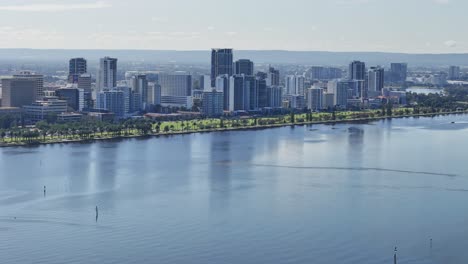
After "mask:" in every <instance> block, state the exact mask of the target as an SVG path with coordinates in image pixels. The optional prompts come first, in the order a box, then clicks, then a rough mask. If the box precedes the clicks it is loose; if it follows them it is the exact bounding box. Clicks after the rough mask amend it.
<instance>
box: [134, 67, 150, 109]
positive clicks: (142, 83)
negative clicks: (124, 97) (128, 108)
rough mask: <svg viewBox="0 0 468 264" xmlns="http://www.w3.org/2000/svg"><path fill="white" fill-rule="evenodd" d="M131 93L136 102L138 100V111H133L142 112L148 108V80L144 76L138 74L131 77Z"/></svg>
mask: <svg viewBox="0 0 468 264" xmlns="http://www.w3.org/2000/svg"><path fill="white" fill-rule="evenodd" d="M131 87H132V92H133V93H134V95H135V97H137V99H136V100H138V101H139V102H138V105H139V107H140V109H135V110H137V111H138V110H144V109H146V108H147V107H148V80H147V79H146V75H144V74H138V75H134V76H132V79H131Z"/></svg>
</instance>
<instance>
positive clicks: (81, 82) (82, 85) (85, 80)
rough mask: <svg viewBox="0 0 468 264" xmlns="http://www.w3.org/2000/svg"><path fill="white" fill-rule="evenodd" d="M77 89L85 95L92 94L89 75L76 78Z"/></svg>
mask: <svg viewBox="0 0 468 264" xmlns="http://www.w3.org/2000/svg"><path fill="white" fill-rule="evenodd" d="M77 83H78V89H83V90H84V92H85V93H91V92H92V86H91V83H92V78H91V74H82V75H80V76H78V82H77Z"/></svg>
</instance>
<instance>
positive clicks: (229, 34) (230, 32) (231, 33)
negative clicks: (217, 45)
mask: <svg viewBox="0 0 468 264" xmlns="http://www.w3.org/2000/svg"><path fill="white" fill-rule="evenodd" d="M226 35H228V36H230V37H233V36H235V35H237V32H235V31H229V32H226Z"/></svg>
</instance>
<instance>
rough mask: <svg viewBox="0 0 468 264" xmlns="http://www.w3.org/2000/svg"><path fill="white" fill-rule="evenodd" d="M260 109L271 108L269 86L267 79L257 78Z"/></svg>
mask: <svg viewBox="0 0 468 264" xmlns="http://www.w3.org/2000/svg"><path fill="white" fill-rule="evenodd" d="M257 92H258V108H265V107H270V105H269V103H268V86H267V81H266V79H265V78H261V77H257Z"/></svg>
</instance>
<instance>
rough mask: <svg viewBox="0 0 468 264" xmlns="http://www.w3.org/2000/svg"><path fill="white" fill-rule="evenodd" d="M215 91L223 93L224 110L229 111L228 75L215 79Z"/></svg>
mask: <svg viewBox="0 0 468 264" xmlns="http://www.w3.org/2000/svg"><path fill="white" fill-rule="evenodd" d="M216 91H218V92H222V93H223V97H224V100H223V105H224V110H225V111H228V110H229V75H227V74H223V75H220V76H218V77H216Z"/></svg>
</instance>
